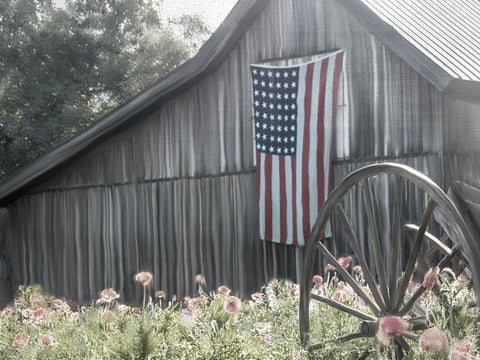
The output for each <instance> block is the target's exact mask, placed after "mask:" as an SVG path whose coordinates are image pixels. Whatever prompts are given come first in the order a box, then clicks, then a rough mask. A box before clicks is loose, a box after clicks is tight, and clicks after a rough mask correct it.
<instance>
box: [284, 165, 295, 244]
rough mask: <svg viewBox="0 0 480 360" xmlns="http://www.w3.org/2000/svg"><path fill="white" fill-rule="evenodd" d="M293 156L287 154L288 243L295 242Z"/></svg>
mask: <svg viewBox="0 0 480 360" xmlns="http://www.w3.org/2000/svg"><path fill="white" fill-rule="evenodd" d="M291 169H292V157H291V156H285V188H286V189H287V239H286V243H287V244H292V243H293V219H292V217H293V204H292V191H291V189H292V171H291Z"/></svg>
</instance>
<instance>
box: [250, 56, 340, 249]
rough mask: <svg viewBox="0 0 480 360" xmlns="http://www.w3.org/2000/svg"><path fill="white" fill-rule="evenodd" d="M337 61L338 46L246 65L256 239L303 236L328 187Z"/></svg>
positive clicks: (288, 240) (290, 240)
mask: <svg viewBox="0 0 480 360" xmlns="http://www.w3.org/2000/svg"><path fill="white" fill-rule="evenodd" d="M342 66H343V52H342V51H339V52H336V53H333V54H328V55H326V56H324V57H320V58H317V59H315V60H313V61H311V62H308V63H303V64H300V65H295V66H283V67H273V66H265V65H251V74H252V81H253V107H254V122H255V140H256V142H255V145H256V162H257V194H258V215H259V230H260V238H261V239H264V240H269V241H273V242H278V243H283V244H294V245H300V246H303V245H305V241H307V240H308V237H309V235H310V231H311V228H312V227H313V224H314V222H315V220H316V218H317V216H318V212H319V210H320V209H321V207H322V205H323V203H324V202H325V199H326V197H327V196H328V193H329V191H330V187H331V183H330V176H331V164H330V151H331V150H330V149H331V144H332V137H333V125H334V120H335V113H336V107H337V93H338V86H339V80H340V74H341V71H342ZM330 232H331V230H330V224H328V225H327V229H326V232H325V236H329V235H330Z"/></svg>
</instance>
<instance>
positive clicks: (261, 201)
mask: <svg viewBox="0 0 480 360" xmlns="http://www.w3.org/2000/svg"><path fill="white" fill-rule="evenodd" d="M257 171H260V193H259V194H258V218H259V231H260V238H261V239H265V154H264V153H260V164H257Z"/></svg>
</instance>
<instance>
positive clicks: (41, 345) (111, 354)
mask: <svg viewBox="0 0 480 360" xmlns="http://www.w3.org/2000/svg"><path fill="white" fill-rule="evenodd" d="M227 290H228V289H227ZM451 290H452V291H456V290H453V288H452V289H451ZM337 291H338V287H336V286H335V285H330V286H329V288H328V289H327V292H328V293H330V294H332V295H334V294H335V293H336V292H337ZM444 291H447V290H444ZM453 294H454V293H453V292H452V293H451V294H450V295H452V296H453ZM464 296H471V293H465V292H464V294H463V295H461V297H456V296H454V298H452V300H453V305H454V306H455V305H457V304H459V303H462V302H463V301H464V300H465V298H464ZM231 299H232V297H230V296H229V294H228V292H219V293H211V294H204V293H202V292H201V293H200V294H199V296H197V297H194V298H186V299H185V301H184V302H179V303H174V304H172V303H168V304H162V303H161V302H156V303H152V302H150V303H149V304H148V305H147V306H145V307H144V308H143V309H139V308H130V307H128V306H125V305H122V304H120V303H118V302H117V301H116V300H113V301H112V302H110V303H108V304H104V305H102V306H90V307H78V308H76V309H74V308H71V307H70V306H68V305H67V304H66V303H65V302H64V301H62V300H59V299H55V298H53V297H48V296H45V295H43V294H42V290H41V288H40V287H38V286H34V287H21V288H20V289H19V293H18V295H17V297H16V300H15V304H14V305H13V306H10V307H7V308H5V309H4V310H3V311H2V312H0V358H1V359H7V360H8V359H44V360H47V359H86V360H90V359H92V360H93V359H105V360H108V359H112V360H113V359H125V360H140V359H142V360H144V359H152V360H156V359H192V360H195V359H210V360H214V359H215V360H231V359H245V360H247V359H249V360H252V359H267V360H281V359H289V360H291V359H294V360H301V359H304V360H307V359H331V360H334V359H351V360H355V359H357V360H359V359H385V358H386V354H387V352H386V349H385V348H384V347H383V346H381V345H379V343H378V341H376V339H375V338H369V339H359V340H355V341H351V342H347V343H344V344H341V345H339V344H335V343H333V342H330V343H329V342H326V341H325V340H326V339H333V338H336V337H339V336H342V335H345V334H347V333H352V332H355V331H358V327H359V320H358V319H355V318H353V317H351V316H350V315H347V314H346V313H343V312H341V311H338V310H334V309H332V308H330V307H328V306H326V305H324V304H323V303H320V302H312V316H311V319H312V324H311V325H312V331H311V337H312V339H316V340H315V341H320V342H322V345H321V346H319V347H318V349H317V350H314V351H311V352H310V353H309V352H307V351H306V350H304V349H303V348H302V346H301V344H300V339H299V331H298V288H297V286H295V285H294V284H291V283H288V282H284V281H274V282H272V283H271V284H269V285H268V286H266V287H265V288H263V289H262V291H261V293H257V294H255V296H252V300H244V301H243V302H241V306H239V307H238V308H235V309H234V311H227V309H228V308H227V307H226V304H227V303H228V302H229V301H230V300H231ZM233 299H234V300H237V299H236V298H233ZM423 301H424V303H425V304H426V305H428V310H429V311H430V312H432V314H435V316H436V319H435V322H432V323H431V324H430V325H431V326H437V327H439V328H440V329H442V331H444V333H445V334H447V336H448V337H449V341H450V344H453V343H454V341H455V339H456V338H464V339H467V340H469V341H472V342H475V341H476V340H477V339H478V338H477V335H476V334H475V331H474V330H473V328H472V327H471V326H470V325H467V326H464V327H467V330H465V331H464V332H463V333H461V337H456V336H455V334H454V332H455V331H453V330H452V329H451V328H450V327H448V323H449V320H448V315H447V317H445V312H443V313H442V311H440V309H441V308H442V307H441V306H440V304H439V303H438V302H436V300H435V297H433V296H431V294H429V295H427V296H426V297H425V298H424V300H423ZM32 310H34V312H32ZM35 311H36V312H35ZM448 311H449V310H448V309H447V312H448ZM462 321H463V322H464V325H465V324H471V323H472V320H471V318H470V317H469V316H468V315H467V314H465V317H463V318H462ZM18 334H23V335H26V336H27V337H28V343H27V344H25V343H21V342H17V343H16V340H15V338H16V337H17V336H18ZM458 334H460V333H458ZM410 345H411V351H410V352H409V353H408V354H406V356H405V359H416V360H417V359H439V360H440V359H447V358H448V353H447V352H446V351H443V352H442V351H441V352H433V351H426V352H422V351H421V350H420V349H419V347H418V345H417V344H415V343H413V342H410Z"/></svg>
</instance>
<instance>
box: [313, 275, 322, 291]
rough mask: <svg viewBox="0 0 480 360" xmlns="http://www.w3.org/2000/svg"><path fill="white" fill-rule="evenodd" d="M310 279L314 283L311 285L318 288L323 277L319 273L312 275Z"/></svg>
mask: <svg viewBox="0 0 480 360" xmlns="http://www.w3.org/2000/svg"><path fill="white" fill-rule="evenodd" d="M312 281H313V283H314V284H315V285H314V286H313V287H314V288H315V289H318V288H319V287H320V286H322V284H323V278H322V277H321V276H320V275H313V278H312Z"/></svg>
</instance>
